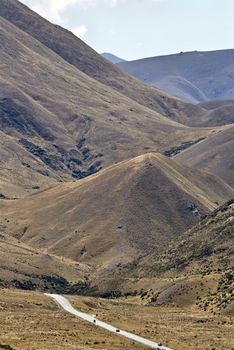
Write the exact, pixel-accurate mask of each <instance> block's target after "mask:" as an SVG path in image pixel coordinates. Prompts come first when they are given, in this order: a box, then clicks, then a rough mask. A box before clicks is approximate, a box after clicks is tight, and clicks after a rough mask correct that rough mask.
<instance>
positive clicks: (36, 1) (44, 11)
mask: <svg viewBox="0 0 234 350" xmlns="http://www.w3.org/2000/svg"><path fill="white" fill-rule="evenodd" d="M21 1H22V2H23V3H24V4H25V5H27V6H29V7H30V8H31V9H32V10H33V11H35V12H37V13H39V14H40V15H41V16H43V17H45V18H47V19H48V20H50V21H52V22H56V23H60V24H62V23H63V22H64V18H63V15H62V14H63V11H64V10H65V9H66V7H68V6H71V5H75V4H80V3H82V2H85V0H21ZM88 1H89V0H88Z"/></svg>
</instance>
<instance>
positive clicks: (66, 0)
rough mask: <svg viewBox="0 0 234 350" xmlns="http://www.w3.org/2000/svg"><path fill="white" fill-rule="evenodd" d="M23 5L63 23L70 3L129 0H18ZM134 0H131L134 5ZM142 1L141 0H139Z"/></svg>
mask: <svg viewBox="0 0 234 350" xmlns="http://www.w3.org/2000/svg"><path fill="white" fill-rule="evenodd" d="M20 1H21V2H23V3H24V4H25V5H27V6H29V7H30V8H31V9H32V10H34V11H35V12H37V13H39V14H40V15H41V16H43V17H45V18H47V19H48V20H49V21H52V22H54V23H58V24H64V23H65V22H66V18H64V16H63V11H64V10H65V9H66V8H67V7H68V6H72V5H76V4H77V5H82V6H85V7H88V6H92V5H93V6H95V5H96V6H97V5H102V4H106V5H107V6H111V7H115V6H117V5H120V4H121V3H122V4H123V3H126V2H127V1H129V0H20ZM134 1H140V0H132V3H133V5H134ZM141 1H143V0H141ZM144 1H149V2H157V1H162V0H144Z"/></svg>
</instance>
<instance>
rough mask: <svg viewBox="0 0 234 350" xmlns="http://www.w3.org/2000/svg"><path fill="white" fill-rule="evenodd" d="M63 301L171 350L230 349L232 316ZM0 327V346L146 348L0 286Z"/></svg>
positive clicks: (38, 297) (19, 349)
mask: <svg viewBox="0 0 234 350" xmlns="http://www.w3.org/2000/svg"><path fill="white" fill-rule="evenodd" d="M69 300H70V301H71V302H72V304H73V306H74V307H76V308H78V309H79V310H81V311H84V312H86V313H90V314H96V315H97V317H98V319H100V320H103V321H105V322H108V323H111V324H113V325H115V326H116V327H119V328H121V329H124V330H126V331H130V332H132V333H136V334H138V335H141V336H143V337H146V338H147V339H152V340H154V341H158V342H162V343H163V344H165V345H167V346H170V347H171V348H172V349H174V350H190V349H191V350H192V349H193V350H194V349H197V350H199V349H203V350H204V349H207V350H211V349H215V350H219V349H220V350H221V349H225V350H232V349H233V348H234V340H232V339H231V333H232V332H231V331H232V329H233V321H234V319H233V318H232V317H231V316H229V315H224V314H218V313H217V314H211V313H210V312H205V311H203V310H201V309H199V308H198V307H197V306H196V305H193V306H191V305H190V306H187V307H186V306H173V305H170V306H167V307H165V306H146V305H142V302H141V303H140V300H139V299H137V298H133V299H119V300H104V299H98V298H91V297H78V296H72V297H69ZM0 329H1V331H0V349H9V350H12V349H13V350H39V349H40V350H48V349H53V350H62V349H63V350H64V349H67V350H72V349H74V350H75V349H76V350H120V349H124V350H137V349H139V350H143V349H147V348H145V347H143V346H140V345H137V344H135V343H133V342H132V341H128V340H126V339H124V338H121V337H119V336H117V335H115V334H112V333H109V332H107V331H105V330H102V329H100V328H96V327H95V326H93V325H92V324H89V323H87V322H85V321H82V320H80V319H78V318H75V317H73V316H72V315H70V314H67V313H65V312H64V310H62V309H60V308H58V306H57V305H56V304H55V303H54V302H53V301H52V300H50V299H49V298H47V297H46V296H44V295H43V294H40V293H35V292H24V291H19V290H6V289H2V290H0ZM7 346H8V347H7Z"/></svg>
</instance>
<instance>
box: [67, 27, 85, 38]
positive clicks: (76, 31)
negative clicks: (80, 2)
mask: <svg viewBox="0 0 234 350" xmlns="http://www.w3.org/2000/svg"><path fill="white" fill-rule="evenodd" d="M71 31H72V32H73V34H75V35H76V36H77V37H78V38H83V37H84V36H85V34H86V33H87V27H86V26H85V25H84V24H82V25H80V26H78V27H75V28H73V29H72V30H71Z"/></svg>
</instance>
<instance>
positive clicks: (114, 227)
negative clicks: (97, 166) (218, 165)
mask: <svg viewBox="0 0 234 350" xmlns="http://www.w3.org/2000/svg"><path fill="white" fill-rule="evenodd" d="M231 192H232V191H231V189H230V188H229V187H228V186H226V185H225V184H224V183H223V182H222V181H220V180H219V179H218V178H215V177H213V176H212V175H209V174H202V173H200V172H199V171H195V170H192V169H190V168H187V167H184V166H182V165H180V164H179V163H176V162H175V161H173V160H171V159H169V158H166V157H163V156H162V155H159V154H147V155H144V156H139V157H137V158H134V159H131V160H129V161H124V162H121V163H119V164H117V165H114V166H112V167H109V168H108V169H106V170H102V171H100V172H99V173H98V174H95V175H92V176H90V177H88V178H85V179H83V180H80V181H76V182H71V183H67V184H61V185H56V186H53V187H51V188H50V189H48V190H45V191H41V192H39V193H38V194H35V195H32V196H30V197H27V198H24V199H20V200H14V201H12V200H11V201H9V200H2V201H1V204H0V206H1V213H2V218H1V223H2V225H3V226H4V227H5V232H6V233H8V234H11V235H12V236H13V237H15V238H16V239H18V240H19V241H20V242H23V243H25V244H27V245H30V246H32V247H34V248H36V249H41V250H43V251H44V250H45V249H46V251H47V252H48V253H49V254H55V255H57V256H64V257H67V258H69V259H73V260H75V261H79V262H84V263H86V264H89V265H91V266H92V267H93V268H94V271H95V273H96V272H97V271H98V270H99V271H101V272H102V273H103V274H105V273H106V272H107V273H109V272H110V271H112V273H113V271H114V270H115V269H116V267H118V266H120V265H122V264H123V265H124V264H127V263H131V262H132V261H133V260H135V259H137V257H140V256H142V255H149V254H153V253H154V252H160V251H161V250H162V248H164V247H166V245H167V244H168V242H170V241H171V240H172V239H174V238H175V237H177V236H178V235H180V234H181V233H183V232H184V231H185V230H186V229H187V228H189V227H191V226H193V225H194V224H195V223H197V222H198V221H199V217H200V216H201V215H204V214H206V213H208V212H209V211H210V210H212V209H214V208H215V207H216V206H217V205H218V204H221V203H223V202H224V201H225V200H227V199H228V198H230V196H231Z"/></svg>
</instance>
